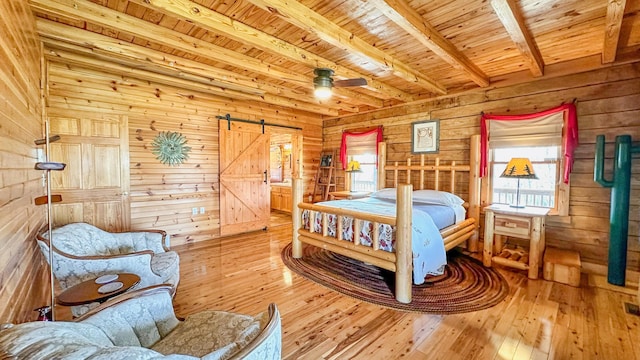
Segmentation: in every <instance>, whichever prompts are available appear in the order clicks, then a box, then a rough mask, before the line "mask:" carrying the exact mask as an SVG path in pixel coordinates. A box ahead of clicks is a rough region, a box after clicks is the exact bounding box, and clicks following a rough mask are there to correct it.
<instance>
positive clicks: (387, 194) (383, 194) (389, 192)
mask: <svg viewBox="0 0 640 360" xmlns="http://www.w3.org/2000/svg"><path fill="white" fill-rule="evenodd" d="M397 191H398V190H397V189H396V188H385V189H380V190H378V191H376V192H374V193H372V194H371V195H369V196H371V197H374V198H378V199H385V200H395V199H396V194H397Z"/></svg>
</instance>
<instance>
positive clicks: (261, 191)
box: [219, 120, 270, 235]
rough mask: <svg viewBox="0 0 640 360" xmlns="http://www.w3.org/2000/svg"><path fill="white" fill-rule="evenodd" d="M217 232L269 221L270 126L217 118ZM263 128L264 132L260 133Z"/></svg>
mask: <svg viewBox="0 0 640 360" xmlns="http://www.w3.org/2000/svg"><path fill="white" fill-rule="evenodd" d="M219 125H220V235H229V234H237V233H241V232H247V231H252V230H258V229H264V228H265V227H267V225H268V224H269V211H270V204H269V201H270V198H269V173H268V169H269V130H268V127H264V128H263V127H262V126H261V125H257V124H249V123H243V122H234V121H231V122H230V123H229V122H227V121H226V120H220V124H219ZM263 129H264V133H263Z"/></svg>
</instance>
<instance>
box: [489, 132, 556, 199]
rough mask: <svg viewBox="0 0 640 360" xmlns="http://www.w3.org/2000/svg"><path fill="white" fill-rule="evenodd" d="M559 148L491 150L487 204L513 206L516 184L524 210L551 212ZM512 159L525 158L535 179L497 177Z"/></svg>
mask: <svg viewBox="0 0 640 360" xmlns="http://www.w3.org/2000/svg"><path fill="white" fill-rule="evenodd" d="M559 153H560V147H559V146H557V145H555V146H523V147H502V148H501V147H496V148H492V149H491V155H490V158H491V159H492V160H491V162H490V166H491V170H490V173H491V185H492V187H491V189H492V191H491V193H492V198H491V203H493V204H514V203H516V201H517V200H516V190H517V186H518V182H519V186H520V202H521V203H522V204H524V205H526V206H535V207H544V208H551V209H555V208H556V204H557V200H556V183H557V181H558V173H559V171H558V170H559V165H560V164H559ZM514 157H526V158H528V159H529V160H530V161H531V165H533V170H534V171H535V173H536V176H537V177H538V179H520V180H519V181H518V180H516V179H506V178H501V177H500V174H502V172H503V171H504V169H505V167H506V166H507V163H508V162H509V160H511V158H514Z"/></svg>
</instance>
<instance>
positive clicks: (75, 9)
mask: <svg viewBox="0 0 640 360" xmlns="http://www.w3.org/2000/svg"><path fill="white" fill-rule="evenodd" d="M29 4H30V5H31V7H32V8H33V9H34V10H37V11H41V12H44V13H48V14H50V15H53V16H61V17H65V18H69V19H72V20H79V21H86V22H88V23H91V24H94V25H99V26H102V27H105V28H107V29H113V30H116V31H119V32H123V33H126V34H128V35H130V36H134V37H137V38H140V39H144V40H147V41H150V42H152V43H156V44H159V45H163V46H167V47H169V48H173V49H175V50H179V51H184V52H186V53H189V54H191V55H194V56H202V57H204V58H206V59H209V60H211V61H214V62H222V63H224V64H227V65H230V66H234V67H237V68H240V69H243V70H247V71H250V72H255V73H258V74H262V75H264V76H269V77H272V78H276V79H279V80H282V81H288V82H292V83H295V84H297V85H298V86H302V84H307V83H308V82H309V77H308V76H304V75H301V74H295V73H291V72H290V71H288V70H287V69H285V68H282V67H279V66H277V65H273V64H269V63H265V62H263V61H260V60H258V59H254V58H252V57H250V56H247V55H243V54H240V53H237V52H235V51H232V50H229V49H226V48H224V47H222V46H217V45H214V44H211V43H210V42H207V41H204V40H200V39H198V38H195V37H192V36H189V35H185V34H183V33H181V32H178V31H174V30H170V29H167V28H165V27H162V26H160V25H155V24H152V23H149V22H147V21H144V20H141V19H138V18H137V17H134V16H130V15H127V14H124V13H121V12H118V11H116V10H111V9H109V8H107V7H104V6H101V5H98V4H95V3H92V2H90V1H88V0H29Z"/></svg>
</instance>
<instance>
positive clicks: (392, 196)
mask: <svg viewBox="0 0 640 360" xmlns="http://www.w3.org/2000/svg"><path fill="white" fill-rule="evenodd" d="M396 195H397V190H396V188H385V189H381V190H378V191H376V192H374V193H373V194H371V197H375V198H378V199H385V200H396ZM413 202H417V203H421V204H435V205H446V206H451V207H455V206H460V205H462V204H464V200H462V199H461V198H459V197H458V196H457V195H456V194H452V193H449V192H446V191H438V190H416V191H414V192H413Z"/></svg>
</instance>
